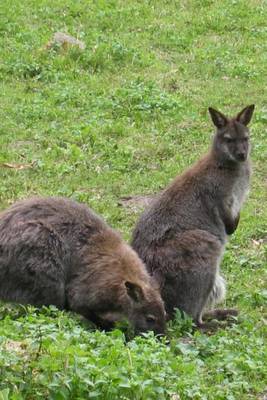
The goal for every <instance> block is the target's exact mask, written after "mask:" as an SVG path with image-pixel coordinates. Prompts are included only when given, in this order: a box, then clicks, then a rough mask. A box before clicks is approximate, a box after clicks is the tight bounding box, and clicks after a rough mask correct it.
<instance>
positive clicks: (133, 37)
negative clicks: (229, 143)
mask: <svg viewBox="0 0 267 400" xmlns="http://www.w3.org/2000/svg"><path fill="white" fill-rule="evenodd" d="M266 18H267V8H266V4H265V2H264V1H261V0H249V1H243V0H242V1H235V0H222V1H221V2H212V1H209V0H202V1H198V0H188V1H182V0H181V1H157V2H152V1H149V0H147V1H143V2H139V1H130V0H126V1H115V0H114V1H109V2H105V1H98V2H93V1H90V2H88V1H83V0H81V1H77V2H72V1H70V0H64V1H63V0H55V1H54V2H48V1H47V0H42V1H39V2H36V1H33V0H28V1H27V2H20V1H18V0H13V1H12V2H8V1H7V0H2V1H1V5H0V33H1V34H0V49H1V52H0V54H1V62H0V78H1V79H0V82H1V83H0V87H1V90H0V93H1V108H0V120H1V125H0V146H1V147H0V148H1V152H0V164H1V166H0V182H1V183H0V185H1V190H0V207H1V208H2V209H3V208H5V207H6V206H8V205H9V204H11V203H13V202H14V201H15V200H17V199H20V198H25V197H28V196H31V195H34V194H40V195H61V196H68V197H72V198H74V199H76V200H78V201H83V202H86V203H88V204H89V205H90V206H91V207H92V208H94V210H95V211H97V212H99V213H100V214H102V215H103V216H104V217H105V219H106V220H107V221H108V222H109V223H110V224H111V225H112V226H114V227H116V228H117V229H119V230H120V231H121V232H122V234H123V236H124V238H125V239H129V238H130V234H131V230H132V228H133V226H134V223H135V221H136V219H137V217H138V214H139V212H140V211H136V210H132V209H129V208H124V207H119V206H118V201H119V200H120V198H121V197H123V196H127V195H135V194H142V195H146V194H152V193H156V192H158V191H159V190H161V189H162V188H163V187H165V186H166V184H168V183H169V182H170V180H171V179H172V178H173V177H174V176H175V175H176V174H178V173H179V172H181V171H182V170H184V169H185V168H186V167H187V166H188V165H190V164H191V163H192V162H193V161H195V160H196V159H198V158H199V156H200V154H202V153H204V152H205V151H206V150H207V148H208V146H209V143H210V138H211V134H212V124H211V122H210V120H209V117H208V114H207V107H208V106H213V107H215V108H218V109H219V110H221V111H222V112H225V113H226V114H227V113H228V114H230V115H231V114H235V113H237V112H238V111H240V110H241V109H242V107H244V106H246V105H248V104H251V103H255V104H256V112H255V116H254V117H253V121H252V123H251V131H252V143H253V151H252V159H253V165H254V175H253V180H252V185H251V192H250V197H249V200H248V201H247V203H246V205H245V207H244V209H243V211H242V215H241V223H240V225H239V228H238V231H237V232H236V233H235V235H234V236H233V237H232V238H231V241H230V243H229V244H228V245H227V248H226V252H225V256H224V259H223V264H222V270H223V273H224V274H225V276H226V278H227V281H228V294H227V305H229V306H235V307H237V308H238V309H239V310H240V314H241V315H240V317H239V323H238V324H237V325H233V326H231V327H228V328H226V329H222V330H219V331H218V332H216V333H215V334H214V335H211V336H210V335H205V334H201V333H199V332H193V331H192V327H191V322H190V321H188V320H185V321H183V320H181V319H180V318H178V317H177V321H175V322H174V323H172V324H171V325H170V327H169V333H168V336H169V344H167V343H165V342H164V341H162V342H160V341H158V340H156V339H155V338H154V337H153V335H151V334H148V335H147V337H146V338H140V337H138V338H136V339H134V340H132V341H130V342H128V343H126V342H125V338H124V335H123V333H122V332H121V331H120V330H115V331H114V332H112V333H109V334H105V333H103V332H99V331H93V330H91V329H89V328H88V326H86V325H85V324H84V322H82V321H81V320H80V319H79V318H78V317H77V316H74V315H72V314H68V313H65V312H59V311H57V310H55V309H54V308H53V307H51V308H49V309H47V308H44V309H42V310H39V311H38V310H36V309H34V308H33V307H28V308H27V307H21V306H14V305H9V304H6V305H4V304H3V305H2V306H0V318H1V321H0V348H1V352H0V377H1V378H0V399H1V400H2V399H4V400H10V399H11V400H18V399H39V398H45V399H56V400H61V399H85V398H96V399H107V400H109V399H110V400H112V399H125V400H126V399H135V400H141V399H142V400H143V399H145V400H147V399H149V400H150V399H172V400H174V399H178V398H180V399H183V400H184V399H201V400H203V399H210V400H213V399H216V400H217V399H219V400H220V399H222V400H223V399H227V400H234V399H238V400H239V399H242V400H246V399H263V398H264V397H263V396H264V391H266V386H267V384H266V375H267V373H266V372H267V371H266V365H267V359H266V300H267V292H266V264H267V263H266V232H267V222H266V221H267V207H266V184H267V181H266V174H267V167H266V156H267V154H266V122H267V102H266V96H265V94H266V93H265V91H266V80H265V77H266V76H267V68H266V66H267V59H266V54H267V45H266V43H267V30H266ZM56 31H64V32H68V33H70V34H72V35H74V36H75V37H77V38H79V39H80V40H83V41H84V42H85V44H86V50H85V51H80V50H77V49H74V48H72V49H69V50H66V51H64V50H62V49H60V48H57V47H54V48H52V49H51V50H46V49H45V45H46V43H47V42H48V41H49V40H50V39H51V37H52V35H53V33H54V32H56ZM5 164H18V165H27V164H29V165H31V166H32V167H31V168H25V169H18V168H7V167H5ZM18 165H17V166H18Z"/></svg>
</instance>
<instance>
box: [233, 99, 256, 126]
mask: <svg viewBox="0 0 267 400" xmlns="http://www.w3.org/2000/svg"><path fill="white" fill-rule="evenodd" d="M254 108H255V105H254V104H251V105H250V106H247V107H245V108H244V109H243V110H242V111H240V113H239V114H237V116H236V120H237V121H238V122H240V124H243V125H248V124H249V123H250V120H251V118H252V115H253V111H254Z"/></svg>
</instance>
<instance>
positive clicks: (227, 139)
mask: <svg viewBox="0 0 267 400" xmlns="http://www.w3.org/2000/svg"><path fill="white" fill-rule="evenodd" d="M225 140H226V143H233V142H234V139H232V138H230V137H227V138H225Z"/></svg>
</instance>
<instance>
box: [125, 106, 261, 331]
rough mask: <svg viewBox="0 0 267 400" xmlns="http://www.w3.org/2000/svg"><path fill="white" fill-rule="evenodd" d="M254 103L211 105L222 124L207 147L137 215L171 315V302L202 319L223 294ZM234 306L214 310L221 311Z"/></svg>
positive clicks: (246, 174) (136, 238)
mask: <svg viewBox="0 0 267 400" xmlns="http://www.w3.org/2000/svg"><path fill="white" fill-rule="evenodd" d="M253 111H254V105H250V106H248V107H246V108H244V109H243V110H242V111H241V112H240V113H239V114H238V115H237V116H236V117H235V118H227V117H226V116H224V115H223V114H222V113H220V112H219V111H216V110H214V109H213V108H209V112H210V115H211V118H212V121H213V123H214V125H215V126H216V128H217V131H216V133H215V136H214V139H213V144H212V147H211V150H210V151H209V153H207V154H206V155H205V156H204V157H203V158H202V159H200V160H199V161H198V162H197V163H196V164H194V165H193V166H192V167H191V168H189V169H188V170H186V171H185V172H184V173H183V174H181V175H179V176H177V177H176V178H175V179H174V181H173V182H172V183H171V184H170V186H169V187H167V188H166V189H165V190H164V191H163V193H162V194H161V195H159V197H158V198H157V199H155V201H154V202H153V203H152V205H151V207H150V208H149V209H148V210H146V211H145V212H144V213H143V215H142V216H141V218H140V220H139V222H138V223H137V225H136V227H135V230H134V233H133V240H132V245H133V248H134V249H135V250H136V251H137V253H138V254H139V256H140V257H141V259H142V260H143V261H144V263H145V264H146V267H147V270H148V271H149V273H150V274H151V275H152V276H153V277H155V278H156V280H157V281H158V283H159V285H160V287H161V295H162V298H163V300H164V302H165V307H166V311H167V314H168V315H169V317H172V316H173V313H174V308H176V307H177V308H179V309H181V310H183V311H185V312H186V313H187V314H189V315H190V316H192V318H193V319H194V321H195V323H196V324H197V325H198V326H202V327H204V326H205V324H204V323H203V321H202V315H203V310H204V308H207V307H208V306H211V305H212V306H213V305H214V304H216V303H218V302H220V301H221V300H222V299H223V298H224V296H225V283H224V279H223V278H222V277H221V275H220V272H219V264H220V260H221V257H222V254H223V251H224V246H225V242H226V238H227V235H231V234H232V233H233V232H234V231H235V230H236V228H237V225H238V222H239V212H240V209H241V206H242V203H243V201H244V199H245V197H246V195H247V193H248V189H249V178H250V174H251V168H250V162H249V151H250V145H249V130H248V128H247V125H248V123H249V122H250V120H251V117H252V114H253ZM229 314H230V315H231V314H232V315H236V314H237V311H236V310H213V312H210V313H207V315H209V316H211V317H212V316H213V317H216V318H226V317H227V315H229Z"/></svg>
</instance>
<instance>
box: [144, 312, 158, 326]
mask: <svg viewBox="0 0 267 400" xmlns="http://www.w3.org/2000/svg"><path fill="white" fill-rule="evenodd" d="M146 322H147V323H148V324H153V323H155V322H156V317H154V315H150V314H149V315H147V316H146Z"/></svg>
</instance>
